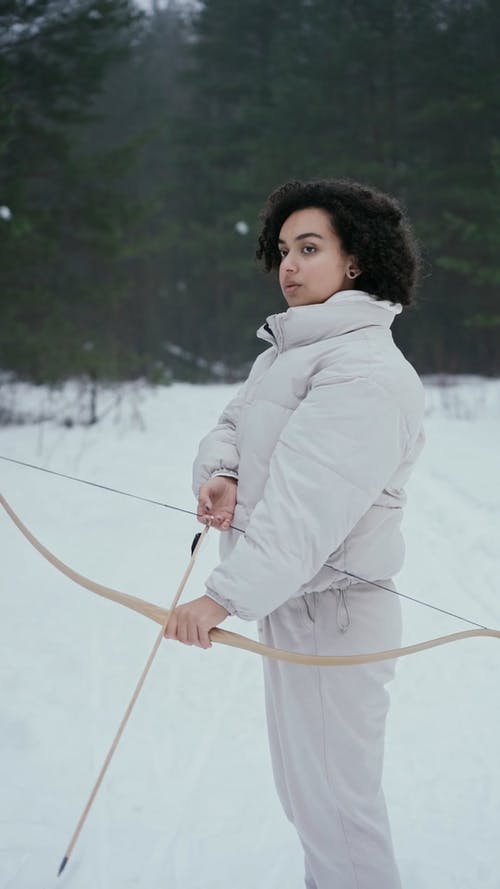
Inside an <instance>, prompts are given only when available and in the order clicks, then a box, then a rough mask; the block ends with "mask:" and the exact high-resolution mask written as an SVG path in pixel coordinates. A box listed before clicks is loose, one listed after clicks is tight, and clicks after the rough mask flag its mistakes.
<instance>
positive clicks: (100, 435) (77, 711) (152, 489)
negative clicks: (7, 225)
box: [0, 378, 500, 889]
mask: <svg viewBox="0 0 500 889" xmlns="http://www.w3.org/2000/svg"><path fill="white" fill-rule="evenodd" d="M5 385H8V384H4V390H2V392H3V393H4V391H5ZM12 385H14V384H12ZM72 385H73V389H72V388H71V386H69V387H65V388H64V389H63V390H61V391H60V392H59V393H56V394H54V393H51V394H50V395H49V393H48V392H47V391H46V390H43V389H42V390H36V389H33V388H31V387H29V386H25V385H24V386H18V387H17V389H16V391H15V397H14V396H13V399H12V405H11V407H12V408H14V407H15V412H16V413H17V414H19V416H25V417H28V418H29V417H30V416H34V415H38V416H57V415H58V413H57V410H56V407H57V404H56V403H57V399H58V398H59V406H60V411H59V416H60V418H61V422H57V421H56V420H54V419H52V420H46V421H45V422H43V423H42V424H35V423H33V422H31V421H30V422H25V423H24V425H17V426H10V427H5V428H3V429H0V454H3V455H4V456H10V457H14V458H16V459H19V460H25V461H28V462H30V463H34V464H40V465H42V466H45V467H48V468H51V469H54V470H57V471H60V472H63V473H67V474H70V475H77V476H80V477H82V478H85V479H88V480H92V481H95V482H98V483H103V484H105V485H109V486H111V487H115V488H122V489H123V490H125V491H129V492H131V493H137V494H140V495H142V496H145V497H151V498H153V499H155V500H161V501H165V502H168V503H171V504H174V505H177V506H180V507H184V508H187V509H192V508H193V507H194V501H193V498H192V495H191V491H190V474H191V462H192V457H193V454H194V452H195V449H196V446H197V442H198V440H199V438H200V437H201V436H202V435H203V434H204V433H205V432H206V431H207V429H208V428H209V427H210V426H211V425H212V424H213V423H214V421H215V420H216V418H217V416H218V414H219V412H220V410H221V408H222V407H223V405H224V404H225V403H226V401H227V400H228V399H229V398H230V397H231V395H232V394H233V392H234V391H235V387H234V386H223V385H218V386H217V385H212V386H190V385H183V384H175V385H172V386H170V387H167V388H156V389H153V388H148V387H145V386H140V387H138V386H129V387H128V388H127V387H124V388H123V390H122V396H123V397H121V398H119V397H117V390H116V389H113V390H109V391H108V392H105V393H104V394H103V396H102V398H101V400H100V401H99V406H100V408H101V409H103V410H104V413H105V416H104V418H103V420H102V421H101V422H100V423H98V424H97V425H95V426H93V427H83V426H79V425H71V423H70V422H68V412H71V410H72V409H74V411H75V416H74V419H78V415H79V411H80V414H81V409H80V408H79V407H78V405H79V402H80V401H81V398H82V392H81V390H77V388H76V384H72ZM427 388H428V416H427V420H426V432H427V445H426V448H425V451H424V453H423V455H422V457H421V459H420V462H419V464H418V466H417V469H416V471H415V473H414V476H413V477H412V479H411V482H410V484H409V486H408V495H409V496H408V506H407V511H406V519H405V532H406V538H407V559H406V563H405V567H404V570H403V571H402V572H401V574H400V575H399V577H398V586H399V589H400V590H401V591H402V592H405V593H408V594H409V595H412V596H416V597H418V598H420V599H423V600H425V601H428V602H431V603H434V604H436V605H439V606H440V607H442V608H447V609H449V610H451V611H454V612H456V613H458V614H461V615H463V616H465V617H469V618H470V619H471V620H474V621H477V622H479V623H484V624H485V625H488V626H492V627H498V626H499V625H500V604H499V599H498V593H499V591H500V588H499V583H498V540H499V533H500V485H499V476H500V473H499V468H498V442H499V440H500V419H499V416H500V410H499V408H500V383H499V382H498V381H487V380H479V379H474V378H465V379H461V380H458V381H450V380H429V382H428V387H427ZM49 408H50V410H49ZM37 412H38V414H37ZM63 420H65V421H66V422H63ZM69 420H71V416H70V417H69ZM0 472H1V479H2V483H1V490H2V493H3V494H4V496H5V497H6V498H7V500H8V501H9V502H10V503H11V504H12V506H13V507H14V509H15V510H16V511H17V512H18V513H19V515H20V517H21V519H23V520H24V521H25V523H26V524H27V525H28V526H29V528H30V529H31V530H32V531H33V533H34V534H35V535H36V536H38V537H39V538H40V539H41V540H42V542H43V543H44V544H45V545H46V546H47V547H48V548H49V549H51V550H52V551H53V552H54V553H55V554H57V555H58V556H59V558H61V559H62V560H63V561H65V562H67V563H68V564H70V565H71V566H72V567H74V568H75V569H76V570H77V571H79V572H81V573H82V574H86V575H87V576H89V577H92V578H93V579H95V580H98V581H99V582H101V583H103V584H107V585H109V586H112V587H114V588H117V589H123V590H124V591H126V592H128V593H131V594H133V595H138V596H142V597H144V598H146V599H149V600H150V601H154V602H158V603H161V604H164V605H166V606H168V604H169V603H170V602H171V600H172V598H173V596H174V593H175V590H176V588H177V586H178V583H179V581H180V578H181V576H182V574H183V572H184V569H185V566H186V564H187V561H188V558H189V547H190V544H191V540H192V537H193V535H194V533H196V531H197V530H198V529H199V527H200V526H199V525H197V523H196V520H195V519H194V518H193V517H191V516H189V515H184V514H183V513H179V512H174V511H170V510H167V509H164V508H161V507H159V506H153V505H150V504H148V503H143V502H139V501H136V500H133V499H131V498H126V497H121V496H119V495H117V494H111V493H109V492H106V491H101V490H98V489H96V488H92V487H89V486H87V485H80V484H77V483H75V482H72V481H69V480H65V479H61V478H57V477H54V476H50V475H48V474H46V473H42V472H36V471H34V470H33V469H27V468H24V467H21V466H18V465H13V464H9V463H6V462H4V461H0ZM0 522H1V524H0V539H1V553H2V559H1V565H2V570H1V575H0V578H1V580H0V615H1V618H0V646H1V652H2V654H1V658H0V688H1V691H0V745H1V750H0V763H1V765H0V788H1V791H0V853H1V854H0V889H35V887H37V889H40V887H43V889H50V887H52V886H54V887H55V886H56V885H57V886H61V885H64V884H65V885H67V886H68V887H71V889H89V886H91V887H92V889H127V887H137V889H164V887H168V889H235V887H236V889H255V887H259V889H277V887H286V889H301V887H302V886H303V878H302V854H301V850H300V846H299V843H298V840H297V838H296V836H295V833H294V830H293V828H292V827H291V826H290V825H289V824H288V822H287V821H286V819H285V816H284V815H283V813H282V811H281V808H280V805H279V803H278V800H277V797H276V794H275V791H274V786H273V781H272V775H271V769H270V762H269V756H268V751H267V742H266V731H265V721H264V706H263V694H262V692H263V689H262V676H261V664H260V661H259V658H258V657H256V656H255V655H253V654H250V653H246V652H242V651H238V650H235V649H231V648H225V647H222V646H216V645H214V646H213V647H212V648H211V649H210V650H209V651H202V650H199V649H195V648H188V647H184V646H182V645H179V644H176V643H171V642H166V641H165V642H164V643H163V644H162V646H161V648H160V651H159V654H158V657H157V659H156V661H155V663H154V665H153V668H152V670H151V673H150V675H149V677H148V681H147V683H146V685H145V688H144V690H143V693H142V695H141V697H140V698H139V701H138V704H137V707H136V709H135V711H134V713H133V715H132V718H131V720H130V723H129V725H128V727H127V729H126V732H125V734H124V737H123V739H122V741H121V743H120V745H119V747H118V750H117V753H116V754H115V757H114V759H113V762H112V765H111V767H110V770H109V772H108V774H107V776H106V778H105V781H104V784H103V786H102V788H101V791H100V793H99V795H98V797H97V800H96V802H95V804H94V806H93V809H92V811H91V813H90V816H89V818H88V821H87V823H86V825H85V827H84V829H83V832H82V834H81V837H80V840H79V842H78V845H77V846H76V849H75V851H74V853H73V855H72V857H71V859H70V861H69V863H68V865H67V868H66V870H65V872H64V875H63V876H61V877H60V878H59V879H57V878H56V876H55V875H56V872H57V869H58V866H59V863H60V861H61V859H62V857H63V854H64V852H65V848H66V846H67V844H68V842H69V839H70V837H71V835H72V833H73V830H74V828H75V826H76V822H77V820H78V818H79V816H80V813H81V811H82V808H83V806H84V804H85V802H86V799H87V797H88V794H89V793H90V790H91V788H92V785H93V783H94V780H95V778H96V776H97V773H98V771H99V768H100V766H101V764H102V761H103V759H104V756H105V754H106V752H107V749H108V747H109V745H110V743H111V740H112V738H113V736H114V734H115V731H116V729H117V727H118V724H119V722H120V719H121V717H122V714H123V711H124V709H125V707H126V705H127V703H128V700H129V698H130V696H131V693H132V690H133V688H134V686H135V683H136V681H137V678H138V676H139V674H140V672H141V671H142V668H143V666H144V664H145V661H146V659H147V656H148V654H149V651H150V649H151V647H152V645H153V642H154V639H155V637H156V635H157V626H156V625H154V624H153V623H151V622H150V621H148V620H146V619H144V618H142V617H141V616H139V615H137V614H134V613H133V612H129V611H126V610H125V609H124V608H119V607H118V606H116V605H114V604H113V603H110V602H106V601H104V600H103V599H100V598H98V597H97V596H95V595H92V594H91V593H88V592H86V591H85V590H82V589H80V588H78V587H76V586H75V585H74V584H72V583H71V581H69V580H68V579H66V578H65V577H63V576H62V575H60V574H59V573H58V572H56V571H55V570H54V569H53V568H52V567H51V566H50V565H49V564H48V563H46V562H45V561H44V560H43V559H42V558H41V557H40V556H39V555H38V553H36V552H35V550H33V549H32V548H31V547H30V546H29V544H28V543H27V542H26V541H25V540H24V538H23V537H22V536H21V534H20V533H19V531H18V530H17V529H16V528H15V527H14V525H13V524H12V522H11V521H10V520H9V519H8V517H7V516H6V515H5V514H3V515H2V516H0ZM216 560H217V532H215V531H213V532H211V533H210V534H209V535H208V538H207V541H206V543H205V544H204V546H203V548H202V551H201V553H200V556H199V562H198V564H197V566H196V568H195V571H194V574H193V576H192V578H191V580H190V582H189V584H188V587H187V590H186V593H185V596H184V599H187V598H194V597H196V596H198V595H200V594H201V593H202V592H203V579H204V577H206V576H207V574H208V573H209V572H210V570H211V568H212V566H213V565H214V564H215V562H216ZM403 608H404V614H405V627H406V630H405V642H407V643H410V642H414V641H418V640H420V639H425V638H430V637H433V636H437V635H441V634H444V633H447V632H453V631H455V630H459V629H466V628H467V625H466V624H462V623H460V622H459V621H457V620H454V619H452V618H448V617H445V616H444V615H441V614H439V613H437V612H434V611H431V610H429V609H426V608H423V607H422V606H420V605H416V604H413V603H411V602H407V601H405V600H403ZM224 626H225V627H227V628H228V629H234V630H235V631H236V632H242V633H245V634H247V635H252V636H254V637H255V635H256V634H255V627H254V625H253V624H251V623H246V622H243V621H239V620H237V619H231V620H229V621H227V622H226V623H225V624H224ZM499 665H500V647H499V644H498V640H496V639H474V640H467V641H466V642H461V643H457V644H453V645H449V646H444V647H442V648H439V649H434V650H432V651H428V652H424V653H421V654H418V655H415V656H412V657H408V658H404V659H402V660H401V661H400V662H399V666H398V672H397V676H396V680H395V681H394V683H393V685H392V708H391V712H390V717H389V723H388V730H387V746H386V766H385V789H386V796H387V802H388V807H389V811H390V815H391V821H392V827H393V836H394V843H395V847H396V852H397V857H398V861H399V863H400V868H401V873H402V879H403V886H404V889H438V887H439V889H476V887H481V889H498V886H499V878H498V873H499V870H500V844H499V842H498V836H499V828H500V807H499V798H500V770H499V767H498V731H499V729H500V705H499V699H498V681H497V675H498V669H499ZM333 669H334V668H333Z"/></svg>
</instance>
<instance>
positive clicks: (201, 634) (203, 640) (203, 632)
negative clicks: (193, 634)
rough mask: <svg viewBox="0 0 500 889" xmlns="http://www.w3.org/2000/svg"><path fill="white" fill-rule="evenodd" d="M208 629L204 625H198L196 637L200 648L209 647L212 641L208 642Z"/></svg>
mask: <svg viewBox="0 0 500 889" xmlns="http://www.w3.org/2000/svg"><path fill="white" fill-rule="evenodd" d="M209 633H210V631H209V630H207V629H206V628H204V627H201V626H198V638H199V640H200V643H199V644H200V646H201V648H211V647H212V643H211V642H210V636H209Z"/></svg>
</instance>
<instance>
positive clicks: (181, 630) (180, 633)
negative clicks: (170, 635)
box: [177, 613, 193, 645]
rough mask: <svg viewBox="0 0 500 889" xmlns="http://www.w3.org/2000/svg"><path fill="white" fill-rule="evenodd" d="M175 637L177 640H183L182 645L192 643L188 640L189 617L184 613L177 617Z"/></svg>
mask: <svg viewBox="0 0 500 889" xmlns="http://www.w3.org/2000/svg"><path fill="white" fill-rule="evenodd" d="M177 638H178V640H179V642H183V643H184V645H192V644H193V643H192V642H191V640H190V629H189V618H188V617H187V615H186V614H185V613H182V614H181V617H180V619H179V624H178V626H177Z"/></svg>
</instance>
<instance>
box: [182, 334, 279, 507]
mask: <svg viewBox="0 0 500 889" xmlns="http://www.w3.org/2000/svg"><path fill="white" fill-rule="evenodd" d="M268 351H270V350H266V351H264V352H261V354H260V355H258V356H257V358H256V359H255V361H254V363H253V365H252V368H251V370H250V373H249V375H248V377H247V379H246V380H245V382H244V383H243V385H242V386H240V388H239V389H238V392H237V394H236V397H235V398H233V399H232V400H231V401H230V402H229V404H227V405H226V407H225V408H224V410H223V411H222V414H221V415H220V417H219V420H218V422H217V425H216V426H214V428H213V429H211V430H210V432H209V433H208V434H207V435H205V437H204V438H202V440H201V442H200V445H199V448H198V454H197V456H196V459H195V461H194V464H193V493H194V496H195V497H196V498H198V493H199V490H200V487H201V486H202V484H203V483H204V482H206V481H207V480H208V479H209V478H212V476H214V475H229V476H231V478H236V479H237V478H238V469H239V462H240V455H239V451H238V445H237V432H238V424H239V419H240V413H241V408H242V405H243V403H244V401H245V398H246V394H247V390H248V388H249V386H250V385H251V384H252V382H253V380H254V379H255V376H256V375H257V374H258V372H259V368H260V366H261V362H263V361H265V360H266V358H265V356H266V355H267V352H268Z"/></svg>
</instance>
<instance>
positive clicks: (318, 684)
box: [259, 581, 401, 889]
mask: <svg viewBox="0 0 500 889" xmlns="http://www.w3.org/2000/svg"><path fill="white" fill-rule="evenodd" d="M381 582H382V583H384V585H385V586H390V587H391V588H393V589H394V584H393V583H392V582H391V581H381ZM259 636H260V638H261V640H262V641H263V642H266V643H267V644H269V645H274V646H276V647H277V648H285V649H288V650H289V651H300V652H307V653H310V654H357V653H367V652H372V651H377V650H380V649H384V648H396V647H398V646H399V645H400V644H401V605H400V600H399V598H398V597H397V596H396V595H394V593H390V592H384V591H383V590H379V589H377V588H376V587H374V586H371V585H369V584H363V583H357V584H355V585H352V586H350V587H349V588H348V589H347V591H345V592H343V591H341V590H340V589H332V590H327V591H326V592H322V593H308V594H307V595H305V596H301V597H300V598H296V599H289V600H288V601H287V602H285V604H284V605H282V606H281V607H280V608H278V609H276V611H274V612H273V613H272V614H270V615H268V616H267V617H266V618H264V620H262V621H259ZM263 662H264V679H265V691H266V713H267V723H268V733H269V745H270V750H271V759H272V766H273V773H274V779H275V783H276V788H277V791H278V795H279V798H280V800H281V804H282V806H283V809H284V811H285V814H286V815H287V817H288V818H289V820H290V821H291V822H292V824H293V825H294V826H295V828H296V830H297V832H298V835H299V838H300V840H301V843H302V846H303V849H304V857H305V885H306V887H307V889H401V882H400V879H399V874H398V869H397V865H396V862H395V859H394V852H393V848H392V840H391V833H390V827H389V821H388V817H387V810H386V806H385V800H384V795H383V791H382V787H381V778H382V766H383V756H384V730H385V720H386V716H387V711H388V708H389V694H388V692H387V689H386V687H385V686H386V683H387V682H389V681H390V680H391V679H392V678H393V676H394V669H395V661H382V662H381V663H376V664H363V665H357V666H352V667H351V666H348V667H306V666H300V665H297V664H287V663H283V662H280V661H275V660H271V659H270V658H263Z"/></svg>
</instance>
